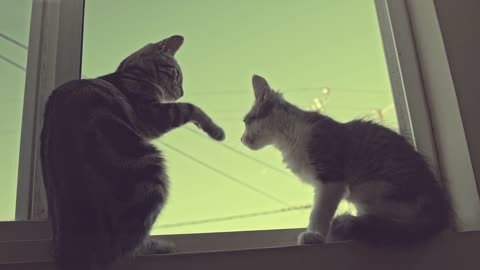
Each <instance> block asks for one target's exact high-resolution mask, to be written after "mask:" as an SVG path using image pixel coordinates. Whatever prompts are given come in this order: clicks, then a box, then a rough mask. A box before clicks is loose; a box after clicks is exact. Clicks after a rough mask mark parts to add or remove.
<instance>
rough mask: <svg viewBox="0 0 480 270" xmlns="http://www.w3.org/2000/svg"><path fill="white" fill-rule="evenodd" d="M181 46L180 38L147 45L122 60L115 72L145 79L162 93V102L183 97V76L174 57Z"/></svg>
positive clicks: (171, 38)
mask: <svg viewBox="0 0 480 270" xmlns="http://www.w3.org/2000/svg"><path fill="white" fill-rule="evenodd" d="M182 44H183V37H182V36H171V37H169V38H167V39H164V40H162V41H160V42H157V43H151V44H148V45H146V46H144V47H143V48H141V49H140V50H138V51H136V52H134V53H133V54H131V55H130V56H128V57H127V58H126V59H125V60H123V61H122V63H121V64H120V66H119V67H118V68H117V71H125V72H129V73H131V74H134V75H136V76H140V77H142V78H144V79H147V80H148V81H150V82H151V83H153V84H154V85H155V86H157V88H158V89H159V91H161V92H162V93H161V96H162V99H163V100H164V101H174V100H177V99H179V98H180V97H182V96H183V87H182V81H183V76H182V71H181V69H180V66H179V65H178V63H177V61H175V58H174V55H175V53H176V52H177V50H178V49H179V48H180V46H182Z"/></svg>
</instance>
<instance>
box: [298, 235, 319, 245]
mask: <svg viewBox="0 0 480 270" xmlns="http://www.w3.org/2000/svg"><path fill="white" fill-rule="evenodd" d="M323 243H325V238H324V237H323V236H322V235H321V234H320V233H318V232H302V233H301V234H300V235H299V236H298V244H300V245H315V244H323Z"/></svg>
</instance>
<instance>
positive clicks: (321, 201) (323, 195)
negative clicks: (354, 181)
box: [298, 183, 345, 245]
mask: <svg viewBox="0 0 480 270" xmlns="http://www.w3.org/2000/svg"><path fill="white" fill-rule="evenodd" d="M344 192H345V185H344V184H343V183H328V184H319V185H318V186H317V187H316V188H315V198H314V202H313V208H312V212H311V213H310V221H309V224H308V228H307V230H306V231H305V232H303V233H301V234H300V235H299V237H298V243H299V244H302V245H305V244H321V243H324V242H325V239H326V237H327V234H328V231H329V229H330V222H331V220H332V218H333V215H334V214H335V211H336V210H337V206H338V204H339V203H340V200H341V199H342V196H343V194H344Z"/></svg>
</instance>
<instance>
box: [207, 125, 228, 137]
mask: <svg viewBox="0 0 480 270" xmlns="http://www.w3.org/2000/svg"><path fill="white" fill-rule="evenodd" d="M205 132H206V133H207V134H208V136H210V138H212V139H214V140H216V141H223V140H225V132H224V131H223V129H222V128H221V127H219V126H217V125H215V124H212V125H211V126H209V127H208V128H206V129H205Z"/></svg>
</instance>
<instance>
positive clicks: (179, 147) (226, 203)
mask: <svg viewBox="0 0 480 270" xmlns="http://www.w3.org/2000/svg"><path fill="white" fill-rule="evenodd" d="M6 2H8V4H7V7H8V8H7V9H5V8H3V4H4V3H3V2H2V9H1V13H0V14H2V17H1V19H0V20H1V21H2V25H8V27H5V28H4V29H6V30H5V31H7V30H8V29H9V27H19V24H20V23H19V22H20V21H21V20H20V18H21V16H20V15H15V16H13V15H12V16H9V15H11V14H13V11H12V12H10V11H11V10H22V12H23V13H22V14H24V15H22V16H23V18H24V19H25V20H24V22H25V21H28V13H30V11H29V5H30V3H32V2H33V3H32V8H31V11H32V16H31V19H30V20H31V29H30V38H29V40H28V39H27V31H28V23H26V24H25V25H24V26H25V28H24V29H26V30H25V32H24V35H23V38H22V35H21V34H19V35H15V34H14V33H7V32H5V33H4V32H2V34H5V35H6V36H5V37H4V36H2V37H1V38H0V52H1V53H2V56H5V52H6V51H4V46H7V47H5V48H6V49H8V50H9V48H10V49H11V48H15V46H16V47H18V48H16V49H15V52H14V53H13V54H12V55H7V56H10V58H4V57H2V59H0V69H4V68H8V69H10V72H14V71H15V69H14V66H16V65H11V63H16V64H18V65H19V66H22V64H26V71H27V72H26V75H27V76H26V80H25V92H24V102H23V116H22V121H20V116H19V115H20V114H21V109H20V108H21V106H22V105H21V100H22V96H21V94H22V88H23V86H22V85H20V84H19V85H17V86H18V87H17V88H16V89H18V91H17V92H13V91H12V92H5V93H4V92H0V99H3V97H4V96H7V95H10V94H11V93H17V94H18V96H17V98H18V100H20V103H18V106H17V107H18V110H17V118H18V120H17V121H16V122H15V121H13V120H11V119H13V118H12V117H13V115H14V114H13V113H12V111H11V110H9V111H8V118H4V117H5V114H2V116H0V118H1V119H2V122H0V123H1V126H0V136H3V134H4V132H3V130H4V129H7V127H8V125H7V124H8V123H10V122H11V123H14V122H15V123H16V125H17V127H16V128H17V130H18V131H19V130H20V127H19V126H20V124H21V126H22V127H21V140H20V141H18V139H17V142H16V143H17V146H15V148H16V149H17V150H15V149H13V148H14V146H13V145H14V142H12V143H11V144H10V142H9V141H8V139H3V140H1V141H0V144H2V146H1V147H2V148H1V149H2V150H4V149H13V150H12V151H18V143H19V144H20V158H19V159H20V161H18V158H17V157H15V158H14V157H13V156H12V157H8V155H7V154H6V151H3V152H2V153H0V157H1V159H3V160H2V165H0V166H3V167H1V168H4V167H5V168H6V170H4V171H2V172H0V174H1V176H2V179H1V180H0V181H1V182H0V183H1V184H0V202H1V203H4V202H6V204H4V205H8V207H10V208H8V207H7V208H8V209H7V208H3V206H4V205H2V208H0V213H3V212H1V211H4V209H7V210H6V213H7V217H6V218H3V217H0V220H2V219H8V220H11V219H13V215H12V211H13V209H15V214H16V218H17V219H25V218H26V219H28V220H38V219H40V220H44V219H46V215H45V214H46V205H45V198H44V194H43V193H42V183H41V174H40V170H39V157H38V147H39V145H38V142H37V140H38V136H39V133H40V128H41V123H42V115H43V104H44V102H45V100H46V97H48V95H49V93H50V91H51V90H52V89H53V88H54V87H55V86H58V85H59V84H61V83H63V82H65V81H67V80H71V79H75V78H79V77H80V76H81V75H82V76H84V77H95V76H98V75H101V74H104V73H108V72H112V71H113V70H114V69H115V67H116V66H117V64H118V62H119V61H120V60H121V59H122V58H123V57H125V56H126V55H128V54H129V53H131V52H132V51H134V50H136V49H138V48H139V47H140V46H142V45H144V44H145V43H147V42H152V41H156V40H159V39H161V38H164V37H166V36H168V35H171V34H182V35H184V36H185V37H186V43H185V45H184V48H182V50H181V52H180V53H179V54H178V60H179V62H180V64H181V65H182V67H183V69H184V73H185V90H186V96H185V98H184V99H183V100H185V101H191V102H194V103H196V104H198V105H199V106H201V107H202V108H204V109H205V110H206V111H207V113H209V114H210V115H211V116H212V117H213V118H214V119H215V120H216V121H217V122H218V123H219V124H221V125H222V126H223V127H225V129H226V132H227V141H226V142H225V143H222V144H219V143H215V142H212V141H210V140H209V139H208V138H207V137H206V136H204V135H203V134H201V133H200V135H196V134H195V133H194V132H195V131H196V129H195V128H194V127H191V126H189V127H184V128H182V129H179V130H177V131H175V132H173V133H172V134H169V135H168V136H166V137H165V138H163V139H162V140H161V141H159V142H158V145H159V147H160V148H161V149H163V151H164V152H165V153H166V155H167V158H168V162H169V164H170V173H169V174H170V176H171V178H172V185H173V187H172V194H171V200H170V202H169V205H168V206H167V208H166V209H165V211H164V212H163V214H162V215H161V216H160V218H159V222H158V223H157V224H156V227H155V229H154V230H153V232H152V233H153V234H173V233H180V234H185V233H198V232H219V231H245V230H257V231H254V232H239V233H235V239H237V240H235V241H231V239H232V238H231V237H230V236H232V235H233V234H221V233H218V234H209V235H208V236H197V238H195V237H191V236H189V235H186V236H184V237H182V235H180V236H171V237H172V238H174V239H178V240H179V243H182V246H183V245H186V246H189V247H192V246H194V248H192V249H190V250H195V251H196V250H204V247H205V243H204V242H205V241H203V240H202V239H207V238H208V242H209V243H208V244H210V247H214V249H232V248H242V247H245V246H247V245H248V246H249V247H258V246H260V245H261V246H267V245H268V246H271V245H284V244H285V243H286V242H288V243H293V242H289V241H293V240H294V238H295V235H296V234H297V233H296V232H294V230H279V231H275V230H270V231H258V230H264V229H274V228H304V227H305V225H306V224H307V215H308V212H309V210H308V207H309V204H310V203H311V200H312V194H311V190H310V188H309V187H308V186H304V185H302V184H301V183H300V182H299V181H298V180H297V179H296V178H295V177H294V176H292V175H291V174H290V173H289V172H288V171H287V170H285V169H283V165H282V163H281V157H280V154H279V153H278V152H277V151H275V150H272V149H265V150H263V151H260V152H251V151H249V150H247V149H246V148H245V147H243V146H242V145H241V144H240V141H239V139H240V133H241V131H242V130H243V125H242V122H241V118H242V116H243V114H244V113H245V112H246V111H247V110H248V109H249V107H250V106H251V102H252V101H253V97H252V90H251V85H250V78H251V75H252V74H253V73H258V74H260V75H263V76H265V77H267V78H268V79H269V81H270V82H271V84H272V86H274V87H275V88H277V89H280V90H281V91H283V92H284V93H285V96H286V97H287V98H288V99H289V100H291V101H293V102H294V103H296V104H297V105H298V106H300V107H303V108H310V109H318V110H322V111H323V112H324V113H326V114H329V115H331V116H333V117H335V118H336V119H338V120H340V121H348V120H350V119H353V118H357V117H369V118H373V119H374V120H377V121H381V122H382V123H383V124H384V125H387V126H389V127H391V128H393V129H395V130H397V131H399V132H401V133H402V134H405V135H407V136H409V137H411V138H412V139H413V141H414V143H415V145H416V146H417V147H418V149H419V150H420V151H421V152H422V153H424V154H425V155H426V156H428V157H429V158H431V160H432V161H433V165H434V166H435V168H438V169H439V170H437V171H438V172H439V173H440V174H441V175H442V176H446V178H447V179H454V180H455V181H451V182H450V183H449V184H450V185H449V187H450V191H451V192H452V197H453V199H454V201H455V207H456V208H457V212H458V213H459V219H460V225H461V226H460V230H478V228H480V225H479V224H480V223H479V219H480V217H479V214H478V213H480V210H479V209H480V207H479V205H478V204H479V201H478V193H477V192H476V191H477V189H476V186H475V179H474V175H473V170H472V168H471V160H470V156H469V153H468V146H467V144H466V140H465V134H464V130H463V126H462V120H461V114H460V113H459V106H458V103H457V101H456V97H455V87H454V86H453V83H452V78H451V74H450V71H449V65H448V62H447V59H446V54H445V51H444V48H443V43H442V37H441V33H440V29H439V27H438V24H437V17H436V13H435V7H434V3H433V0H425V1H415V0H403V1H401V0H376V1H375V5H374V4H373V3H370V1H368V3H367V1H346V0H343V1H321V2H319V3H315V2H314V1H311V3H309V1H307V0H305V1H299V2H298V3H295V6H293V5H292V6H290V5H291V4H288V3H278V1H270V2H268V1H266V0H264V1H260V2H255V3H254V2H253V1H250V2H245V3H234V2H233V1H232V2H231V3H229V4H228V5H229V6H228V7H226V6H225V5H226V4H225V3H224V1H213V0H212V1H209V2H208V3H206V2H202V5H200V4H199V3H196V2H195V1H193V0H192V1H186V0H184V1H177V2H172V1H170V2H165V1H162V2H165V3H162V4H163V6H162V7H160V6H158V7H157V6H156V5H159V3H157V2H156V1H155V2H154V1H148V3H147V1H137V3H136V4H135V5H133V4H128V3H126V2H122V3H118V2H115V3H113V1H112V0H109V1H107V0H105V1H93V0H86V1H82V0H62V1H47V0H39V1H31V2H28V1H25V2H24V1H19V0H15V1H14V0H11V1H6ZM85 2H86V9H84V8H83V5H84V3H85ZM21 3H28V4H25V6H24V7H25V8H19V9H14V7H16V6H17V7H18V6H20V5H21ZM109 3H110V4H111V5H108V4H109ZM246 3H249V4H250V6H255V9H252V8H249V7H247V4H246ZM306 3H308V4H306ZM156 7H157V8H156ZM162 10H164V11H165V12H164V13H165V14H163V15H162V13H161V11H162ZM27 11H28V12H27ZM84 11H85V17H84V16H83V15H84ZM4 14H6V15H5V16H4ZM334 14H337V16H334ZM114 15H115V16H114ZM9 18H14V19H15V24H11V23H10V19H9ZM7 19H8V20H9V21H8V22H6V23H3V22H4V20H7ZM192 21H193V22H194V23H193V24H192ZM127 22H130V23H127ZM10 24H11V25H10ZM162 25H166V26H165V27H162ZM379 26H380V27H379ZM83 28H85V32H84V35H82V31H83ZM254 29H257V30H258V31H257V32H256V30H254ZM351 29H354V30H351ZM2 31H4V30H3V29H2ZM380 33H381V34H380ZM7 36H8V37H7ZM239 37H241V38H239ZM82 39H83V41H82ZM27 40H28V43H29V44H28V63H26V62H25V58H22V56H18V55H19V54H21V50H17V49H19V48H20V47H25V46H20V47H19V46H18V45H14V44H16V43H18V44H19V45H21V44H23V45H27ZM308 40H311V42H308ZM12 41H17V42H12ZM294 41H302V42H301V43H300V42H294ZM82 47H83V55H82ZM337 50H340V51H341V53H337V52H338V51H337ZM383 51H385V55H386V57H384V52H383ZM25 52H26V51H25ZM22 55H23V57H25V56H26V54H22ZM278 55H281V56H282V57H281V58H279V57H278ZM6 59H10V60H13V62H11V61H8V60H6ZM22 59H23V62H22ZM82 61H83V70H81V68H80V66H81V64H82ZM207 67H208V68H207ZM387 67H388V69H387ZM19 71H20V69H19V70H18V71H17V72H19ZM420 71H421V72H420ZM439 71H440V73H438V72H439ZM6 74H10V73H8V72H7V73H2V75H0V76H2V79H3V78H4V77H5V78H7V83H4V81H5V80H2V83H4V85H5V84H6V85H8V84H9V83H10V82H9V80H10V81H12V79H13V78H14V77H15V76H13V75H12V76H6ZM438 74H441V76H438ZM293 75H295V76H293ZM17 76H22V75H21V74H20V73H19V74H17ZM18 78H19V79H18V80H16V81H17V82H21V83H22V84H23V78H22V77H18ZM211 82H215V83H211ZM5 89H7V88H5ZM392 95H393V98H392ZM214 100H215V101H214ZM217 101H218V102H217ZM353 101H355V102H353ZM0 102H4V101H3V100H2V101H0ZM9 104H10V103H9ZM17 107H15V108H17ZM1 108H2V109H4V108H5V106H3V103H2V106H1ZM444 108H451V110H450V111H448V113H446V111H445V110H443V109H444ZM14 110H15V109H14ZM2 112H3V110H2ZM395 112H397V113H398V114H396V113H395ZM11 116H12V117H11ZM397 118H398V121H397ZM4 119H8V121H4ZM15 123H14V124H15ZM178 141H181V142H182V144H179V143H178ZM6 142H8V143H6ZM198 144H202V146H200V147H202V148H200V147H199V146H198ZM169 146H170V147H169ZM5 147H6V148H5ZM172 147H174V148H172ZM212 151H217V152H218V153H221V155H220V154H219V155H218V156H219V157H220V156H221V157H222V159H219V158H217V157H215V156H213V155H208V153H209V152H212ZM13 155H15V153H13ZM5 159H6V160H5ZM4 160H5V161H4ZM223 160H235V161H236V162H239V164H242V165H241V166H243V167H242V168H244V169H243V170H242V171H239V170H238V167H239V166H238V165H237V166H233V164H232V163H226V162H225V161H223ZM5 162H6V163H5ZM9 162H10V163H9ZM11 164H13V165H11ZM16 164H18V166H19V167H20V168H19V170H18V183H17V185H16V186H17V188H16V189H17V198H16V202H17V203H16V205H15V203H13V202H14V201H15V194H14V193H15V191H14V189H15V188H14V185H15V183H16V182H15V180H16V179H15V172H16V171H17V170H16V168H15V169H12V167H16ZM7 165H8V166H7ZM185 168H187V169H188V170H190V171H194V172H195V175H196V176H197V178H196V179H201V180H205V181H204V182H201V183H200V182H199V181H194V180H195V179H193V178H192V177H191V175H189V174H187V173H186V172H185ZM9 171H10V172H12V177H11V178H9V177H8V176H4V174H5V173H8V172H9ZM3 178H6V179H3ZM14 179H15V180H14ZM459 179H460V180H459ZM275 180H278V181H275ZM9 181H10V182H9ZM207 182H208V185H207ZM245 184H248V187H247V186H246V185H245ZM4 187H6V189H5V188H4ZM206 187H208V188H206ZM7 189H8V191H7ZM12 190H13V191H12ZM192 190H195V191H196V192H197V191H202V192H198V194H194V193H193V192H192ZM206 190H208V191H206ZM11 191H12V192H11ZM6 192H10V193H9V194H11V195H7V197H4V196H3V195H4V194H6ZM207 192H208V193H207ZM212 192H215V196H212V194H211V193H212ZM265 193H267V195H266V194H265ZM202 194H203V195H204V196H203V197H202V196H200V195H202ZM8 196H10V197H8ZM194 196H198V197H194ZM272 196H274V197H276V198H279V199H281V200H285V201H286V202H287V203H288V204H290V205H289V206H284V205H283V204H282V203H278V202H277V201H276V200H272V199H271V197H272ZM192 198H198V200H197V201H196V202H195V205H192V204H188V203H187V202H188V200H192ZM219 205H220V206H219ZM291 206H296V207H291ZM195 207H197V208H195ZM344 207H348V206H347V205H344V206H342V208H344ZM9 209H10V210H9ZM245 215H246V217H245ZM192 222H193V223H195V224H192ZM12 224H13V225H12ZM20 224H21V225H20ZM47 225H48V224H46V222H30V221H27V222H6V223H2V222H0V243H2V242H1V241H2V239H5V238H6V239H17V238H21V239H23V240H29V239H31V238H35V239H45V238H47V237H48V233H49V232H48V230H47V229H46V228H47V227H48V226H47ZM40 227H41V229H40ZM5 228H18V232H17V233H11V230H10V229H5ZM39 231H41V232H39ZM2 232H3V234H2ZM5 232H7V233H5ZM26 232H27V233H26ZM225 235H227V237H225ZM31 236H32V237H31ZM39 237H40V238H39ZM202 237H203V238H202ZM226 238H227V239H226ZM192 239H193V240H192ZM195 239H196V241H198V242H196V243H194V242H195ZM212 239H213V240H212ZM239 239H241V240H240V241H238V240H239ZM287 239H289V240H287ZM200 240H202V241H200ZM247 240H248V241H247ZM250 240H254V241H253V242H254V243H250V242H252V241H250ZM246 242H249V243H248V244H246ZM259 243H260V244H259ZM264 244H265V245H264ZM2 248H5V246H2V245H0V250H2ZM7 249H8V246H7ZM0 254H2V252H0ZM0 261H1V258H0Z"/></svg>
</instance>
